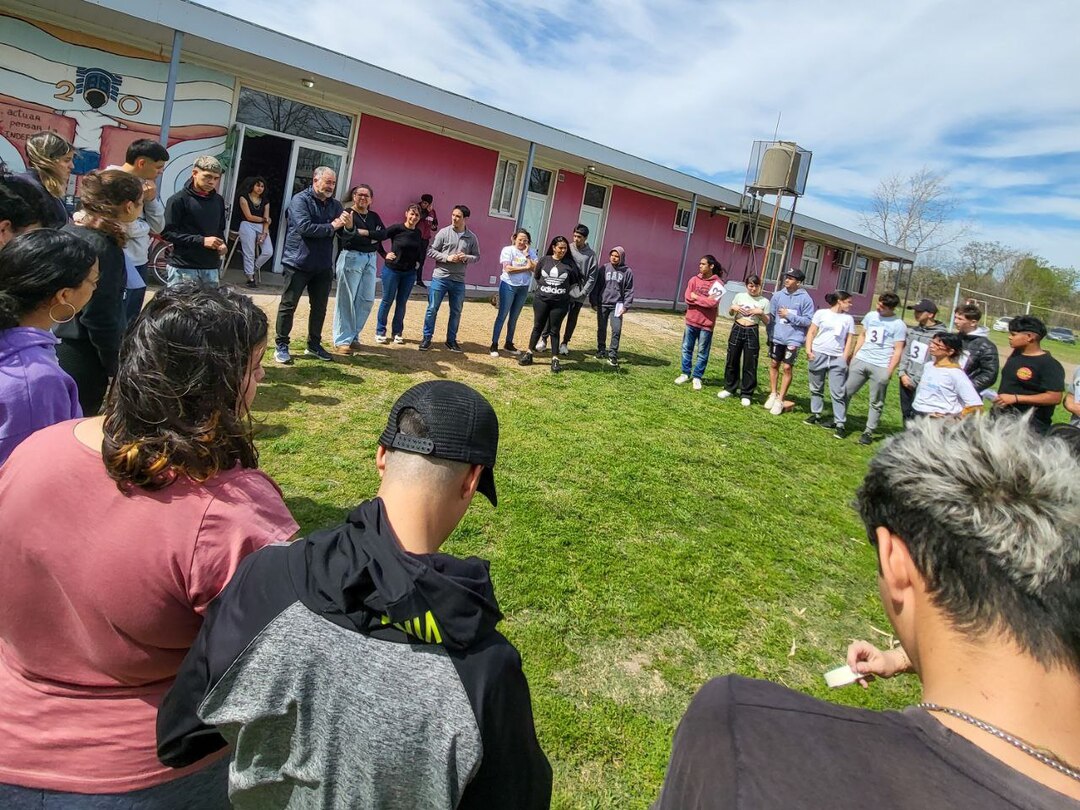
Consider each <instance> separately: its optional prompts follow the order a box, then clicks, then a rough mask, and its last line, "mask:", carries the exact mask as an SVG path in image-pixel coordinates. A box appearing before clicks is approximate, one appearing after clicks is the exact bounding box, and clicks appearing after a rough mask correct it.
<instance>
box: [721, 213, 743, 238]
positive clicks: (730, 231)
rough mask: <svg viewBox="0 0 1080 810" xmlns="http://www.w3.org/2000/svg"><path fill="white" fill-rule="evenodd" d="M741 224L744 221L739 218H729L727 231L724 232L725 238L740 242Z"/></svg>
mask: <svg viewBox="0 0 1080 810" xmlns="http://www.w3.org/2000/svg"><path fill="white" fill-rule="evenodd" d="M740 225H742V223H741V222H740V221H739V220H737V219H729V220H728V221H727V233H726V234H724V238H725V239H726V240H727V241H729V242H738V241H739V236H740V233H739V231H740V228H739V226H740Z"/></svg>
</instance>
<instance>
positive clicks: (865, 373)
mask: <svg viewBox="0 0 1080 810" xmlns="http://www.w3.org/2000/svg"><path fill="white" fill-rule="evenodd" d="M867 381H869V382H870V411H869V412H868V413H867V415H866V429H867V430H875V429H877V426H878V422H880V421H881V411H882V409H883V408H884V407H885V392H886V391H888V390H889V369H888V367H887V366H873V365H871V364H870V363H865V362H863V361H862V360H852V361H851V368H850V369H849V370H848V378H847V401H848V404H849V405H850V404H851V398H852V397H853V396H855V395H856V394H857V393H859V389H860V388H862V387H863V385H864V384H866V382H867Z"/></svg>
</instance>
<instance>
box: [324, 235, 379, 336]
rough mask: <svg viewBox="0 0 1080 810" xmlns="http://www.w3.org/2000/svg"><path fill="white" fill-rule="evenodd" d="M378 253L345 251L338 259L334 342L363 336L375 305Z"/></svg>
mask: <svg viewBox="0 0 1080 810" xmlns="http://www.w3.org/2000/svg"><path fill="white" fill-rule="evenodd" d="M375 255H376V254H375V253H374V252H372V253H361V252H360V251H358V250H343V251H341V253H340V255H339V256H338V260H337V298H335V299H334V345H335V346H348V345H349V344H350V343H352V342H353V341H354V340H357V339H359V337H360V333H361V332H363V331H364V324H366V323H367V319H368V316H369V315H370V314H371V307H372V306H373V305H374V304H375V270H376V267H375Z"/></svg>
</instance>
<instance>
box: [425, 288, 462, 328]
mask: <svg viewBox="0 0 1080 810" xmlns="http://www.w3.org/2000/svg"><path fill="white" fill-rule="evenodd" d="M447 296H449V297H450V322H449V323H447V324H446V342H447V343H456V342H457V330H458V324H459V323H461V308H462V307H463V306H465V282H464V281H454V280H453V279H449V278H433V279H432V280H431V284H429V285H428V305H427V314H426V315H424V338H425V339H429V340H430V339H431V337H432V336H434V334H435V316H436V315H438V314H439V307H441V306H442V302H443V298H445V297H447Z"/></svg>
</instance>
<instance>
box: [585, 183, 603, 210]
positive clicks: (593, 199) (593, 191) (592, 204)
mask: <svg viewBox="0 0 1080 810" xmlns="http://www.w3.org/2000/svg"><path fill="white" fill-rule="evenodd" d="M606 199H607V186H600V185H597V184H596V183H586V184H585V197H584V199H582V201H581V204H582V205H587V206H589V208H603V207H604V201H605V200H606Z"/></svg>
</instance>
